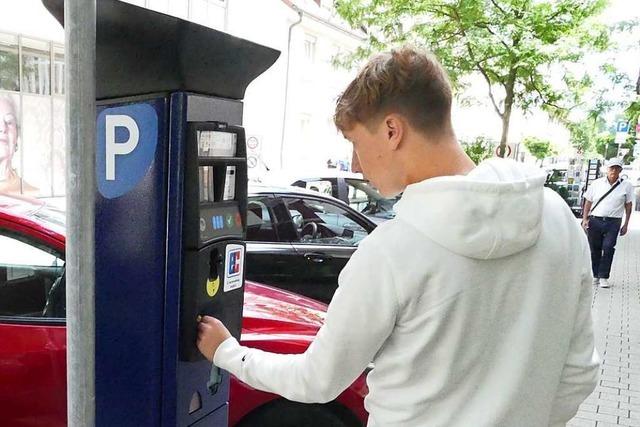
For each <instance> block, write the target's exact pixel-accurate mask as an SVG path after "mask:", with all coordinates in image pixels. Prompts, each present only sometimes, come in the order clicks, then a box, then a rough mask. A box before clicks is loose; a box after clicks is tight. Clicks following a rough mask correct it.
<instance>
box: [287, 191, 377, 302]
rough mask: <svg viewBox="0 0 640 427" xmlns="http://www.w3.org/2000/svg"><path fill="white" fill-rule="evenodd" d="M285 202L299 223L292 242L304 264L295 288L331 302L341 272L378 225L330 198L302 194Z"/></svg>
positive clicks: (302, 292) (293, 218)
mask: <svg viewBox="0 0 640 427" xmlns="http://www.w3.org/2000/svg"><path fill="white" fill-rule="evenodd" d="M285 201H286V206H287V209H288V211H289V215H291V217H292V220H293V223H294V224H295V225H296V239H295V240H294V241H293V242H292V244H293V247H294V248H295V250H296V251H297V252H298V256H299V260H300V262H301V263H302V267H303V268H302V269H301V274H300V276H299V278H298V279H299V285H298V286H297V288H296V289H295V290H294V291H295V292H297V293H300V294H302V295H305V296H308V297H310V298H313V299H316V300H318V301H322V302H324V303H329V302H330V301H331V298H332V297H333V294H334V293H335V291H336V289H337V287H338V275H339V274H340V271H342V268H343V267H344V266H345V264H346V263H347V261H349V258H351V255H352V254H353V252H354V251H355V250H356V248H357V246H358V243H359V242H360V241H361V240H362V239H364V238H365V237H366V236H367V235H368V234H369V233H371V232H372V231H373V229H374V228H375V225H374V224H373V223H372V222H371V221H369V220H367V219H366V218H365V217H364V216H362V215H360V214H358V213H357V212H355V211H354V210H353V209H351V208H349V207H348V206H346V205H344V204H341V203H340V202H337V201H335V202H334V201H332V200H330V199H328V198H314V197H312V196H303V195H299V196H287V197H285Z"/></svg>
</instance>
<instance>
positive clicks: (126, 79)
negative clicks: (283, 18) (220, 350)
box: [43, 0, 279, 427]
mask: <svg viewBox="0 0 640 427" xmlns="http://www.w3.org/2000/svg"><path fill="white" fill-rule="evenodd" d="M43 3H44V4H45V6H46V7H47V8H48V9H49V10H50V11H51V12H52V13H53V14H54V15H55V16H56V17H57V18H58V19H59V20H60V21H61V22H62V21H63V10H62V9H63V1H62V0H43ZM96 41H97V43H96V45H97V48H96V49H97V52H96V76H97V79H96V80H97V81H96V96H97V111H96V113H97V121H96V140H95V143H96V178H97V184H98V194H97V200H96V221H95V222H96V229H95V232H96V252H95V253H96V260H95V267H96V295H95V304H96V313H95V316H96V338H95V339H96V341H95V348H96V360H95V364H96V365H95V376H96V377H95V381H96V425H97V426H98V427H113V426H119V427H125V426H136V427H139V426H176V425H177V426H205V425H206V426H226V425H227V411H228V410H227V407H228V394H229V378H228V374H227V373H226V372H219V371H218V370H217V369H216V368H215V367H212V365H211V363H209V362H208V361H207V360H205V359H204V358H203V357H202V356H201V354H200V353H199V351H198V349H197V347H196V335H197V318H198V316H200V315H204V314H210V315H213V316H216V317H218V318H219V319H221V320H222V321H223V322H224V323H225V324H226V325H227V327H228V328H229V330H230V331H231V333H232V334H233V335H234V336H235V337H236V338H239V336H240V327H241V319H242V303H243V293H244V259H245V245H244V240H243V238H244V235H245V230H246V210H247V164H246V147H245V133H244V129H243V128H242V108H243V105H242V102H241V99H242V98H243V96H244V92H245V89H246V87H247V85H248V84H249V83H250V82H251V81H252V80H253V79H255V78H256V77H257V76H259V75H260V74H261V73H263V72H264V71H265V70H266V69H267V68H269V67H270V66H271V65H272V64H273V63H274V62H275V60H276V59H277V57H278V55H279V52H277V51H274V50H272V49H268V48H265V47H263V46H260V45H257V44H254V43H251V42H248V41H245V40H241V39H238V38H235V37H232V36H229V35H228V34H225V33H221V32H218V31H215V30H212V29H209V28H206V27H202V26H200V25H196V24H193V23H191V22H187V21H183V20H181V19H178V18H174V17H170V16H167V15H163V14H160V13H156V12H153V11H150V10H147V9H144V8H139V7H136V6H133V5H131V4H127V3H121V2H119V1H116V0H98V1H97V35H96Z"/></svg>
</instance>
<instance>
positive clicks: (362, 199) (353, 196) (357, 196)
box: [347, 183, 370, 212]
mask: <svg viewBox="0 0 640 427" xmlns="http://www.w3.org/2000/svg"><path fill="white" fill-rule="evenodd" d="M347 188H348V189H349V206H351V207H352V208H353V209H355V210H357V211H358V212H362V211H363V210H365V208H366V207H367V206H369V204H370V200H369V196H368V195H367V193H365V192H364V191H362V190H361V189H360V188H357V187H355V186H354V185H353V184H350V183H347Z"/></svg>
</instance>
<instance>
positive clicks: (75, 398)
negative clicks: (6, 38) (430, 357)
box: [64, 0, 96, 427]
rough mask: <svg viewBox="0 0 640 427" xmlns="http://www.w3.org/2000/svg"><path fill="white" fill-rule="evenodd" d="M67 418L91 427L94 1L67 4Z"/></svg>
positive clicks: (72, 426)
mask: <svg viewBox="0 0 640 427" xmlns="http://www.w3.org/2000/svg"><path fill="white" fill-rule="evenodd" d="M64 22H65V26H64V27H65V46H66V54H65V68H66V77H65V83H66V94H67V96H66V119H67V131H66V135H67V145H66V158H67V180H66V182H67V184H66V185H67V189H66V193H67V255H66V265H67V267H66V268H67V270H66V275H67V276H66V277H67V278H66V287H67V398H68V402H67V416H68V425H69V427H91V426H94V425H95V369H94V367H95V315H94V313H95V298H94V296H95V268H94V265H95V263H94V255H95V246H94V245H95V230H94V203H95V193H96V182H95V181H96V180H95V138H96V133H95V122H96V107H95V99H96V98H95V63H96V0H65V2H64Z"/></svg>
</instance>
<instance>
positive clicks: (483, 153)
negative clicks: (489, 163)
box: [462, 136, 498, 165]
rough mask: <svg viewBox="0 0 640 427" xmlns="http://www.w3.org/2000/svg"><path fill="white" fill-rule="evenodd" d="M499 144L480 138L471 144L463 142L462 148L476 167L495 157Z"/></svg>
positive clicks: (483, 137)
mask: <svg viewBox="0 0 640 427" xmlns="http://www.w3.org/2000/svg"><path fill="white" fill-rule="evenodd" d="M497 145H498V144H497V142H496V141H494V140H492V139H490V138H487V137H485V136H478V137H476V138H475V139H474V140H473V141H471V142H464V141H463V142H462V148H463V149H464V152H465V153H467V156H469V157H470V158H471V160H473V163H475V164H476V165H477V164H479V163H480V162H482V161H483V160H485V159H488V158H489V157H492V156H493V152H494V150H495V148H496V147H497Z"/></svg>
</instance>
